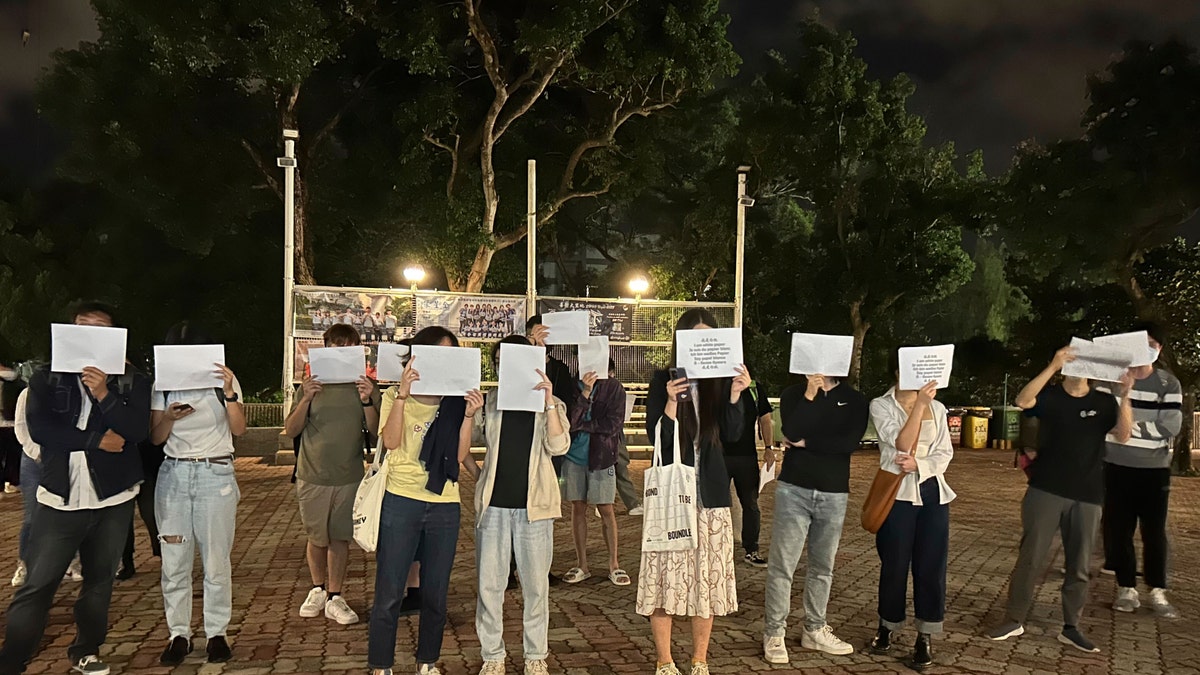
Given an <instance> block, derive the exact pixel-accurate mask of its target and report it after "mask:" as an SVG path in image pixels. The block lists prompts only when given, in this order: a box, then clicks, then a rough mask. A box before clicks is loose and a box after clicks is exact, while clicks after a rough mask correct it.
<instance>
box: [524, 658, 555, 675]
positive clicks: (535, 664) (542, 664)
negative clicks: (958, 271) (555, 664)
mask: <svg viewBox="0 0 1200 675" xmlns="http://www.w3.org/2000/svg"><path fill="white" fill-rule="evenodd" d="M525 675H550V669H549V668H548V667H547V666H546V661H545V660H543V659H537V660H536V661H526V662H525Z"/></svg>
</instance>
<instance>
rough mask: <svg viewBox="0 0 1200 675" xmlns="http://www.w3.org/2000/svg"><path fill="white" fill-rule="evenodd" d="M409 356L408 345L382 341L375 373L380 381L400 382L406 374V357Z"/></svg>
mask: <svg viewBox="0 0 1200 675" xmlns="http://www.w3.org/2000/svg"><path fill="white" fill-rule="evenodd" d="M406 356H408V345H402V344H397V343H395V342H380V343H379V354H378V356H377V357H376V358H375V375H376V376H377V377H378V378H379V381H380V382H399V381H400V378H401V377H403V375H404V357H406Z"/></svg>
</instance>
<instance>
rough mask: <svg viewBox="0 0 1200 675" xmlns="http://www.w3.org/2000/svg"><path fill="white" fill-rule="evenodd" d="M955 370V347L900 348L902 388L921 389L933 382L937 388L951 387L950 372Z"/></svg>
mask: <svg viewBox="0 0 1200 675" xmlns="http://www.w3.org/2000/svg"><path fill="white" fill-rule="evenodd" d="M953 369H954V345H936V346H931V347H901V348H900V388H901V389H904V390H912V389H920V388H921V387H924V386H925V385H926V384H929V382H930V381H931V380H937V388H938V389H945V388H946V387H948V386H950V371H951V370H953Z"/></svg>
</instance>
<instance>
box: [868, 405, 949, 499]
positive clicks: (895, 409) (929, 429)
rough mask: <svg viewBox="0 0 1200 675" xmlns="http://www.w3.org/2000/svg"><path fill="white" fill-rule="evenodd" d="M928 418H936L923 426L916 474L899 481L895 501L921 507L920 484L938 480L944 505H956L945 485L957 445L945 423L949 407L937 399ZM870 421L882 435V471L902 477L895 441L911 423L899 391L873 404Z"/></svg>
mask: <svg viewBox="0 0 1200 675" xmlns="http://www.w3.org/2000/svg"><path fill="white" fill-rule="evenodd" d="M929 414H930V416H931V417H932V418H933V419H931V420H924V421H923V422H922V423H921V434H920V436H919V438H918V440H917V449H916V452H915V453H914V454H915V455H916V459H917V470H916V471H914V472H913V473H910V474H908V475H906V476H905V477H904V480H902V481H900V490H899V492H897V493H896V500H897V501H902V502H910V503H912V504H915V505H917V506H922V505H923V502H922V501H921V489H920V484H921V483H923V482H924V481H925V479H927V478H936V480H937V482H938V492H939V494H940V495H941V502H940V503H942V504H949V503H950V502H952V501H954V499H955V497H957V496H958V495H956V494H955V493H954V490H951V489H950V485H949V484H947V483H946V478H945V473H946V468H947V467H948V466H950V460H952V459H954V445H953V444H952V443H951V442H950V426H949V424H947V422H946V406H944V405H942V403H941V401H938V400H937V399H934V400H933V402H932V403H930V406H929ZM871 420H872V421H873V422H875V431H877V432H878V433H879V468H881V469H883V470H884V471H890V472H891V473H900V465H899V464H897V463H896V456H897V455H898V454H899V452H898V451H897V450H896V439H897V438H898V437H899V436H900V429H902V428H903V427H904V423H905V422H907V421H908V413H906V412H904V408H903V407H902V406H901V405H900V402H899V401H897V400H896V388H895V387H892V388H891V389H889V390H888V392H887V393H886V394H884V395H883V396H880V397H879V398H877V399H875V400H874V401H871Z"/></svg>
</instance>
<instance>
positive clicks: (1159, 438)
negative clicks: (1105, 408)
mask: <svg viewBox="0 0 1200 675" xmlns="http://www.w3.org/2000/svg"><path fill="white" fill-rule="evenodd" d="M1136 330H1138V331H1145V333H1146V335H1147V338H1146V343H1147V344H1146V352H1145V353H1144V354H1143V356H1142V358H1138V359H1136V360H1134V361H1133V363H1143V364H1149V365H1140V366H1137V367H1135V368H1132V369H1131V372H1132V373H1133V378H1134V380H1133V389H1132V390H1131V391H1130V392H1129V397H1130V398H1132V399H1133V431H1132V434H1131V435H1130V437H1129V438H1128V439H1126V440H1124V441H1122V440H1120V439H1118V438H1116V437H1113V436H1110V437H1109V439H1108V446H1107V450H1106V454H1105V458H1104V462H1105V464H1104V483H1105V487H1104V518H1103V521H1102V522H1103V525H1102V528H1101V529H1102V530H1103V532H1104V558H1105V561H1104V568H1105V569H1107V570H1110V571H1112V572H1114V573H1115V574H1116V576H1117V598H1116V600H1115V601H1114V602H1113V609H1115V610H1117V611H1118V612H1134V611H1137V609H1138V608H1139V607H1141V598H1140V597H1139V595H1138V589H1137V555H1136V553H1135V550H1134V546H1133V533H1134V531H1135V530H1137V529H1138V528H1139V527H1140V528H1141V530H1142V573H1143V575H1144V580H1145V582H1146V585H1147V586H1149V587H1150V597H1149V604H1150V608H1151V609H1152V610H1153V611H1154V613H1155V614H1157V615H1158V616H1160V617H1162V618H1164V619H1174V618H1178V616H1179V611H1178V610H1176V609H1175V607H1174V606H1173V605H1171V603H1170V602H1168V601H1167V563H1168V558H1169V556H1170V549H1169V547H1168V542H1167V509H1168V506H1169V504H1170V499H1171V454H1172V451H1173V450H1174V441H1175V437H1176V436H1178V435H1179V432H1180V429H1182V427H1183V410H1182V408H1183V387H1182V386H1180V384H1179V379H1178V378H1176V377H1175V376H1174V375H1172V374H1171V373H1170V372H1169V371H1167V370H1165V369H1163V368H1159V367H1156V366H1155V365H1154V364H1155V363H1157V362H1158V357H1159V354H1160V353H1161V351H1162V347H1163V344H1164V341H1165V340H1166V335H1165V333H1164V331H1163V330H1162V328H1161V327H1159V326H1158V325H1156V324H1153V323H1146V324H1142V325H1140V326H1138V327H1137V329H1136ZM1096 390H1097V391H1102V392H1105V393H1108V394H1112V395H1114V396H1117V397H1118V398H1120V392H1119V391H1117V389H1116V387H1114V386H1113V385H1112V384H1110V383H1107V382H1101V383H1099V384H1097V385H1096Z"/></svg>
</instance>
